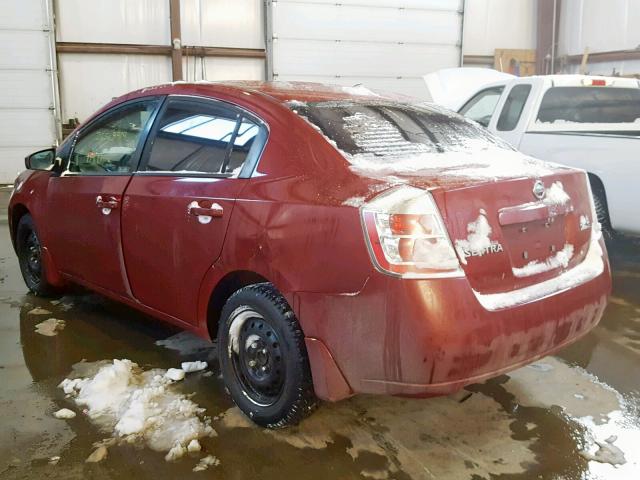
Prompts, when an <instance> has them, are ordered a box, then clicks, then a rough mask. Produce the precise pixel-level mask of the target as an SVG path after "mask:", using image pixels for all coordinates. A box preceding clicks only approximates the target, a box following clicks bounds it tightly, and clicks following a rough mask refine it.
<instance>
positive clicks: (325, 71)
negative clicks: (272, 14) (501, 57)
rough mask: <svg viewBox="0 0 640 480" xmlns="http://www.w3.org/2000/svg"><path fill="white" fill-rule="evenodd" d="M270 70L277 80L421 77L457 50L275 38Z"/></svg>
mask: <svg viewBox="0 0 640 480" xmlns="http://www.w3.org/2000/svg"><path fill="white" fill-rule="evenodd" d="M274 45H277V47H274V50H275V52H274V60H273V71H274V75H275V76H276V79H277V80H288V79H289V76H290V75H297V76H300V75H321V76H324V77H329V78H330V77H340V76H352V77H360V81H363V80H365V81H366V80H368V78H369V77H376V78H381V77H387V78H400V77H421V76H422V75H424V74H425V72H426V73H428V72H431V71H434V70H438V69H440V68H446V67H451V66H456V65H457V63H458V60H459V55H460V53H459V50H458V49H457V48H456V47H454V46H441V45H421V44H409V43H405V44H398V43H395V44H391V43H373V42H372V43H366V42H341V43H340V46H339V48H337V47H336V45H335V43H333V42H320V41H315V40H296V41H291V40H280V39H278V40H276V41H275V42H274Z"/></svg>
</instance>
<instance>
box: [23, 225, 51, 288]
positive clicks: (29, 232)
mask: <svg viewBox="0 0 640 480" xmlns="http://www.w3.org/2000/svg"><path fill="white" fill-rule="evenodd" d="M16 252H17V254H18V263H19V264H20V272H21V273H22V278H23V279H24V283H25V284H26V285H27V287H28V288H29V290H31V292H33V293H34V294H35V295H40V296H43V297H46V296H51V295H54V294H55V293H56V289H55V288H54V287H53V286H52V285H51V284H49V282H47V277H46V274H45V267H44V265H43V263H42V255H41V254H42V249H41V244H40V237H39V236H38V231H37V229H36V226H35V223H34V222H33V218H31V215H29V214H28V213H27V214H25V215H23V216H22V217H21V218H20V220H19V221H18V226H17V228H16Z"/></svg>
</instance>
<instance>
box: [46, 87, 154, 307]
mask: <svg viewBox="0 0 640 480" xmlns="http://www.w3.org/2000/svg"><path fill="white" fill-rule="evenodd" d="M160 101H161V100H160V99H159V98H147V99H139V100H135V101H131V102H127V103H125V104H121V105H119V106H117V107H114V108H113V109H111V110H109V111H107V112H106V113H104V114H103V115H101V116H100V117H98V118H97V119H95V120H94V121H92V122H91V123H89V124H88V125H87V126H86V127H83V129H82V130H81V131H80V132H79V134H78V136H77V138H76V139H75V140H74V144H73V147H72V150H71V153H70V155H69V158H68V166H67V170H66V171H65V172H63V173H62V174H61V175H60V176H52V177H51V178H50V180H49V186H48V189H47V222H46V229H47V232H48V235H47V238H48V242H47V243H48V248H49V249H50V250H51V253H52V255H53V258H54V261H55V263H56V266H57V267H58V269H59V270H61V271H62V272H64V273H66V274H69V275H72V276H73V277H75V278H76V279H79V280H81V281H82V282H85V283H88V284H90V286H93V287H99V288H103V289H106V290H109V291H110V292H114V293H117V294H120V295H129V288H128V285H127V280H126V274H125V271H124V263H123V256H122V249H121V244H120V208H121V205H122V195H123V193H124V191H125V189H126V187H127V184H128V183H129V180H130V179H131V174H132V171H133V170H134V169H135V167H136V165H137V163H138V160H139V157H140V152H141V148H142V144H143V142H144V138H145V136H146V133H147V132H148V127H150V124H151V122H152V117H153V115H154V114H155V113H156V111H157V108H158V106H159V104H160Z"/></svg>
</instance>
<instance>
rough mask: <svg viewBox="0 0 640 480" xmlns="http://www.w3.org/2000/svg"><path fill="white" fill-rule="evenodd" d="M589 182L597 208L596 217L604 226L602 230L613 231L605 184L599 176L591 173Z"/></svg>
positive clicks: (609, 232)
mask: <svg viewBox="0 0 640 480" xmlns="http://www.w3.org/2000/svg"><path fill="white" fill-rule="evenodd" d="M589 183H591V192H592V194H593V204H594V206H595V208H596V217H597V218H598V222H600V225H601V226H602V230H603V231H604V232H606V233H608V234H611V233H612V232H613V228H612V227H611V220H610V219H609V205H608V204H607V195H606V193H605V191H604V185H602V182H601V181H600V179H598V178H597V177H593V176H591V175H589Z"/></svg>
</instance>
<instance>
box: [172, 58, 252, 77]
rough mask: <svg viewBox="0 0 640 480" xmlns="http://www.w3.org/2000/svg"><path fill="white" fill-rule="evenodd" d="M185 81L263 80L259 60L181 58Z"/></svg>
mask: <svg viewBox="0 0 640 480" xmlns="http://www.w3.org/2000/svg"><path fill="white" fill-rule="evenodd" d="M182 71H183V75H184V78H185V80H186V81H189V82H192V81H198V80H212V81H220V80H264V60H263V59H261V58H231V57H206V58H204V59H203V58H202V57H195V58H194V57H182Z"/></svg>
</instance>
